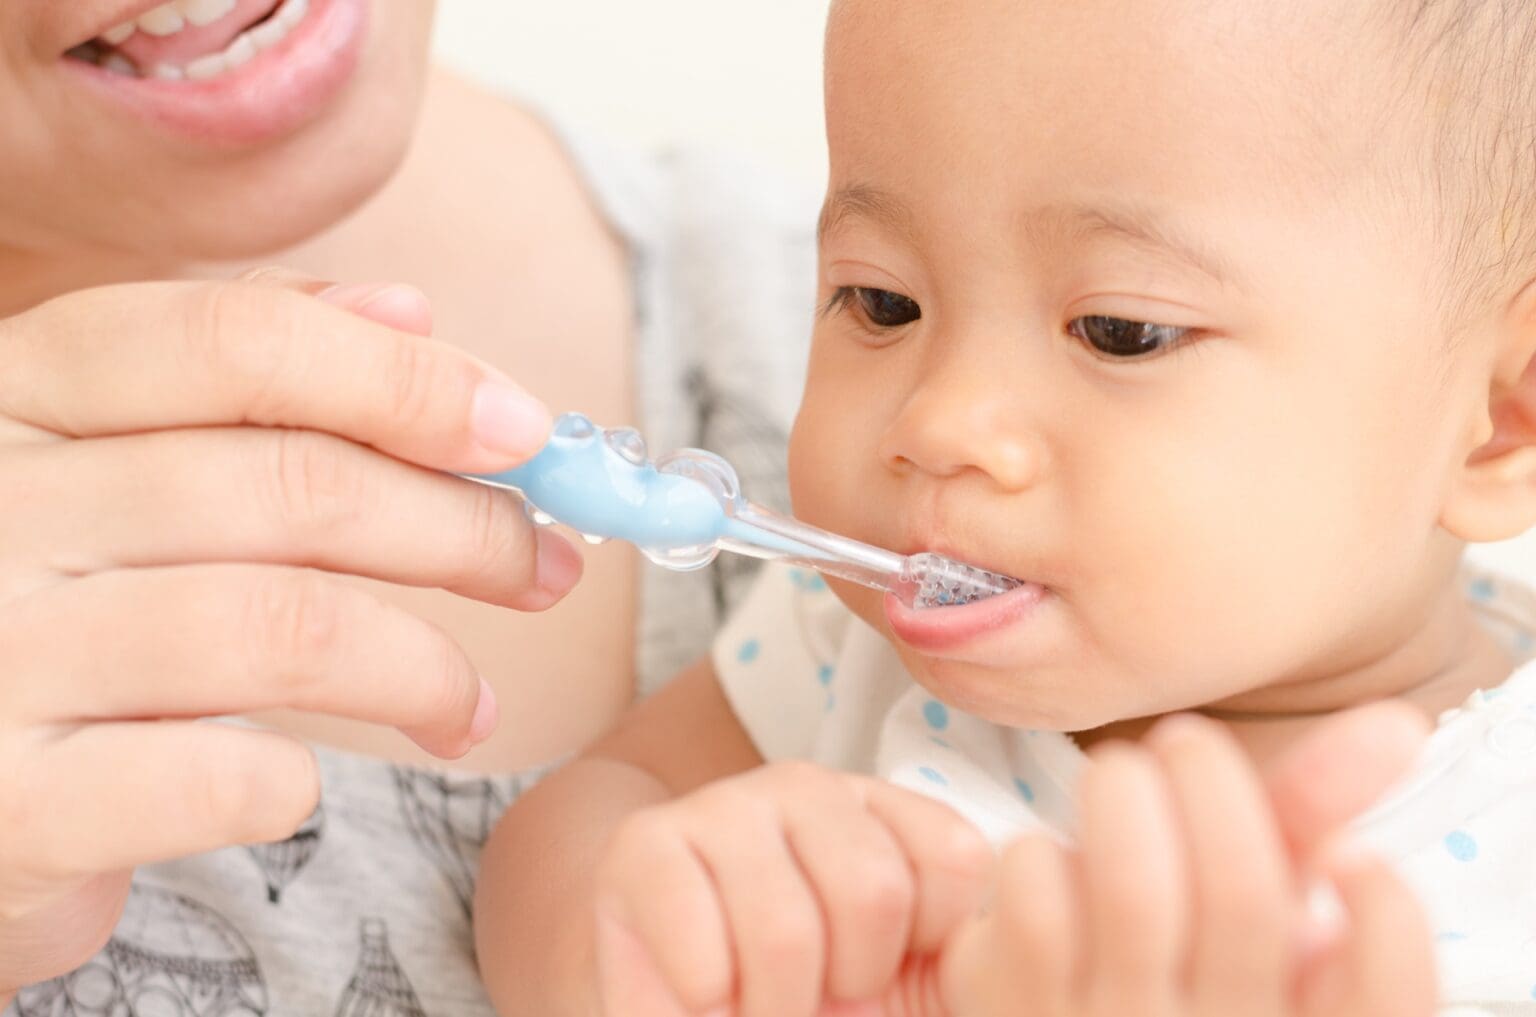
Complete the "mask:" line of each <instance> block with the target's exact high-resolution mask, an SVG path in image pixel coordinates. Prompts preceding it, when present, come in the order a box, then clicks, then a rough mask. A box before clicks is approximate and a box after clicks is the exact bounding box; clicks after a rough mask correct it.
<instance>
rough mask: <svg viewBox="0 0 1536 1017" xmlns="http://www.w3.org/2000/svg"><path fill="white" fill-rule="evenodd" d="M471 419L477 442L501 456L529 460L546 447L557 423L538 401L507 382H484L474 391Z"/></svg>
mask: <svg viewBox="0 0 1536 1017" xmlns="http://www.w3.org/2000/svg"><path fill="white" fill-rule="evenodd" d="M471 419H472V422H473V426H474V431H475V440H476V441H478V442H480V444H481V445H483V446H485V447H486V448H488V449H490V450H491V451H492V452H495V453H497V454H498V455H508V456H516V457H518V458H519V459H528V458H530V457H532V456H533V454H534V453H536V452H538V450H539V449H541V448H543V447H544V442H545V441H546V440H548V438H549V430H550V428H551V427H553V426H554V420H553V418H551V417H550V415H549V410H548V408H547V407H545V405H544V404H543V403H541V402H539V401H538V400H537V399H535V398H533V396H531V395H529V394H528V393H526V392H524V391H522V390H521V389H518V388H514V387H513V386H511V385H508V384H507V383H505V382H500V381H485V382H481V384H480V387H479V388H478V389H476V390H475V400H474V407H473V409H472V411H471Z"/></svg>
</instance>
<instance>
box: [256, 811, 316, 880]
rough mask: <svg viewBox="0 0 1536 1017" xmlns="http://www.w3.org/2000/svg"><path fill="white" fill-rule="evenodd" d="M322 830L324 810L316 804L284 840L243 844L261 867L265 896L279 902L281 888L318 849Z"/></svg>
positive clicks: (300, 869)
mask: <svg viewBox="0 0 1536 1017" xmlns="http://www.w3.org/2000/svg"><path fill="white" fill-rule="evenodd" d="M324 833H325V811H324V809H322V808H321V807H319V806H316V807H315V811H314V813H313V814H312V815H311V816H310V817H309V818H308V819H306V820H305V821H304V825H303V826H301V827H299V830H298V832H297V833H295V834H294V835H293V836H292V837H289V838H288V839H287V840H280V841H277V842H276V843H273V844H251V845H248V846H247V847H246V850H247V851H248V852H250V855H251V859H252V860H253V861H254V862H255V863H256V866H257V867H258V868H259V869H261V874H262V875H263V876H264V877H266V880H267V900H269V901H271V902H272V903H273V904H279V903H281V902H282V896H283V890H284V889H285V888H287V886H288V884H289V883H291V882H293V880H294V877H296V876H297V875H298V874H299V873H300V872H302V871H303V869H304V866H306V865H308V864H309V861H310V859H311V858H313V857H314V856H315V852H316V851H318V850H320V838H321V837H322V836H323V835H324Z"/></svg>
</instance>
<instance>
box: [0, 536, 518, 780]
mask: <svg viewBox="0 0 1536 1017" xmlns="http://www.w3.org/2000/svg"><path fill="white" fill-rule="evenodd" d="M130 615H131V619H130V617H129V616H130ZM0 626H3V627H0V652H3V657H0V660H3V664H4V668H5V670H7V671H11V672H13V673H25V674H33V675H46V676H47V678H48V680H47V681H24V682H14V683H12V685H11V688H10V689H9V690H8V691H7V716H8V719H10V720H11V721H12V722H15V723H26V722H29V721H31V722H43V723H46V722H59V721H66V722H67V721H75V720H93V719H110V718H126V717H196V716H215V715H221V714H234V713H247V712H250V711H254V710H265V709H271V708H275V707H290V708H295V709H302V710H313V711H316V712H320V713H329V714H335V715H338V716H347V717H352V718H355V719H358V720H365V721H371V722H374V723H381V724H390V725H393V726H395V727H398V728H400V729H401V730H402V731H404V732H405V733H406V734H408V735H409V736H410V737H411V738H413V739H414V740H416V741H417V742H418V743H419V744H420V745H421V746H422V747H423V748H426V749H427V750H428V751H432V752H436V753H438V754H440V755H462V754H463V753H464V752H466V751H467V750H468V749H469V748H470V747H471V746H472V745H473V744H474V742H475V741H476V740H478V739H482V738H484V737H485V736H486V735H488V734H489V733H490V726H491V725H492V724H493V723H494V721H495V700H494V697H492V696H491V695H490V694H489V692H488V691H487V689H486V688H485V686H484V684H483V683H482V682H481V681H480V679H479V676H478V675H477V674H476V672H475V668H474V666H473V665H472V664H471V663H470V661H469V659H468V657H466V656H465V654H464V652H463V650H462V649H460V648H459V646H458V644H456V643H455V642H454V641H453V640H452V639H450V638H449V637H448V636H447V635H446V634H445V633H444V632H442V631H441V630H440V629H438V628H437V627H436V626H434V625H431V624H429V623H428V622H425V621H423V620H421V619H419V618H417V617H415V616H414V615H411V614H409V613H408V612H405V611H403V610H401V609H400V608H398V607H395V606H394V605H392V604H389V603H386V602H384V601H382V600H379V599H378V598H377V597H374V596H372V595H370V594H368V593H366V592H364V591H363V590H360V589H357V588H355V587H353V586H350V585H348V584H345V583H342V582H340V581H338V580H337V579H335V578H334V577H332V576H328V575H326V574H325V573H321V572H314V571H311V570H308V569H287V568H279V567H277V566H265V565H236V564H231V565H199V566H183V567H180V568H166V569H131V570H120V571H113V572H101V573H97V574H95V575H92V576H87V577H85V578H83V579H78V580H74V581H72V582H67V583H60V584H58V585H56V586H52V587H49V588H47V589H44V590H40V591H38V592H36V593H34V594H32V595H31V596H29V597H27V598H26V599H24V600H22V601H18V602H14V603H13V604H12V605H11V607H10V610H8V611H7V612H6V613H5V615H4V617H3V619H0ZM482 704H483V706H482ZM477 711H479V713H478V714H477Z"/></svg>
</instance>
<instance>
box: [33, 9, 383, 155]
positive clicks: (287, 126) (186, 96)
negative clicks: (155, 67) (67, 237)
mask: <svg viewBox="0 0 1536 1017" xmlns="http://www.w3.org/2000/svg"><path fill="white" fill-rule="evenodd" d="M367 21H368V0H310V3H309V6H308V12H307V14H306V15H305V17H304V20H303V21H302V22H300V23H299V24H298V25H297V26H296V27H294V28H293V29H292V31H291V32H290V34H289V35H288V36H287V37H286V38H284V39H283V40H282V41H281V42H279V43H277V44H276V45H275V46H274V47H273V48H272V49H270V50H267V51H265V52H261V53H259V54H257V55H256V57H255V58H254V59H251V60H250V61H249V62H248V63H245V64H243V65H242V66H239V67H237V68H235V69H233V70H229V71H227V72H225V73H221V74H219V75H217V76H216V77H210V78H207V79H205V80H190V79H184V80H179V81H178V80H161V79H158V78H154V77H131V76H126V75H122V74H115V73H112V72H111V71H109V70H105V69H103V68H100V67H97V66H95V65H94V64H91V63H86V62H84V61H81V60H77V59H74V58H72V57H65V58H64V61H63V62H64V65H65V69H66V70H69V71H71V72H73V73H75V74H77V75H78V76H79V77H80V79H83V81H84V83H85V84H87V85H88V86H90V87H91V88H93V89H94V90H95V91H97V92H98V93H100V94H103V95H105V96H106V97H107V98H108V99H109V101H112V102H113V103H115V104H116V105H117V107H118V108H119V109H121V110H124V111H126V112H127V114H128V115H130V116H137V117H142V118H143V119H145V120H148V121H150V122H152V123H154V124H156V125H157V126H159V127H162V128H165V129H168V130H170V131H171V132H172V133H174V134H178V135H181V136H182V137H185V138H190V139H192V140H194V141H199V142H212V143H220V144H230V145H255V144H260V143H261V142H264V141H268V140H270V139H272V138H275V137H280V136H282V135H284V134H287V133H290V132H291V131H293V130H296V129H297V128H298V127H299V126H301V125H302V124H304V123H306V122H308V121H309V120H310V119H312V118H313V117H315V116H316V115H317V114H319V113H320V111H321V110H323V109H324V108H325V107H326V106H327V105H328V104H329V103H330V102H331V101H332V100H333V99H334V98H335V97H336V96H337V95H338V94H339V93H340V92H341V89H342V87H343V86H344V85H345V84H346V83H347V82H348V81H349V80H351V77H352V74H353V72H354V71H355V70H356V68H357V65H358V62H359V58H360V56H361V53H362V47H363V39H364V35H365V32H366V27H367Z"/></svg>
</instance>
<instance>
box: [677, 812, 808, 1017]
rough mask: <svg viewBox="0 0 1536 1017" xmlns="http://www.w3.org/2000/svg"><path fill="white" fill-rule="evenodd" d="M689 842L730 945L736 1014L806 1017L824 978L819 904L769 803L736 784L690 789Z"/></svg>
mask: <svg viewBox="0 0 1536 1017" xmlns="http://www.w3.org/2000/svg"><path fill="white" fill-rule="evenodd" d="M693 802H694V803H695V805H696V808H694V809H693V810H692V811H691V812H690V813H689V815H688V820H689V830H688V839H689V843H691V844H692V845H693V846H694V849H695V850H696V851H697V852H698V853H699V855H700V857H702V858H703V860H704V864H705V865H706V866H708V868H709V871H710V873H711V874H712V875H713V876H714V879H715V885H716V886H717V887H718V888H719V893H720V899H721V900H722V901H723V902H724V905H725V912H726V915H727V920H728V922H729V923H730V928H731V939H732V940H733V942H734V943H735V948H736V971H737V991H736V999H737V1010H736V1017H810V1015H812V1014H814V1013H815V1012H816V1009H817V1006H818V1004H819V1003H820V1001H821V998H822V986H823V984H824V981H825V978H826V966H825V958H826V950H827V932H826V929H825V926H824V919H823V915H822V910H821V904H820V902H819V901H818V900H817V898H816V895H815V894H814V893H813V892H812V890H811V886H810V883H809V880H808V878H807V876H806V874H805V872H804V871H803V870H802V869H801V868H800V863H799V860H798V859H797V858H796V857H795V856H794V854H793V853H792V852H791V850H790V846H789V843H788V842H787V841H786V840H785V831H784V827H783V825H782V822H781V819H780V816H779V814H778V811H777V807H776V805H775V803H774V802H772V801H771V800H768V799H766V798H764V797H762V796H761V795H759V794H756V793H753V791H752V789H751V788H746V787H742V786H741V784H740V782H727V783H722V784H717V785H712V786H710V787H707V788H705V789H704V790H702V791H700V792H698V793H696V794H695V795H694V797H693Z"/></svg>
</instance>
